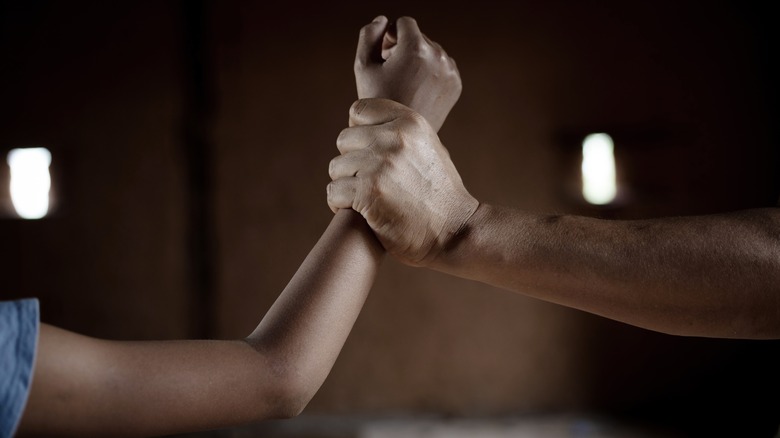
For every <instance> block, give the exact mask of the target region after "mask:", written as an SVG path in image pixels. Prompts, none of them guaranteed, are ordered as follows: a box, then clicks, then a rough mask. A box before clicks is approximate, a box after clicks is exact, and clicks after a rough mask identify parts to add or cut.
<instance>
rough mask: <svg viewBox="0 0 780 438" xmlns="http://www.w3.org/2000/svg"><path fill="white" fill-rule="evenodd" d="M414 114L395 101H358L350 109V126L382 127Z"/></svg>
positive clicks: (370, 99) (377, 99)
mask: <svg viewBox="0 0 780 438" xmlns="http://www.w3.org/2000/svg"><path fill="white" fill-rule="evenodd" d="M410 112H413V111H412V109H411V108H409V107H408V106H406V105H403V104H400V103H398V102H396V101H394V100H390V99H382V98H365V99H358V100H356V101H355V103H353V104H352V106H351V107H350V108H349V126H356V125H381V124H384V123H388V122H392V121H393V120H395V119H397V118H399V117H402V116H404V115H406V114H409V113H410Z"/></svg>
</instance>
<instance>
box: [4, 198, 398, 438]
mask: <svg viewBox="0 0 780 438" xmlns="http://www.w3.org/2000/svg"><path fill="white" fill-rule="evenodd" d="M383 254H384V251H383V250H382V248H381V246H380V245H379V243H378V242H377V241H376V239H375V238H374V237H373V234H372V233H371V232H370V230H369V229H368V227H367V225H366V224H365V221H364V220H363V219H362V218H361V217H360V216H359V215H357V214H355V213H354V212H351V211H344V212H339V213H338V214H336V215H335V216H334V218H333V220H332V222H331V224H330V225H329V227H328V228H327V230H326V231H325V233H324V234H323V236H322V237H321V238H320V240H319V241H318V242H317V244H316V245H315V246H314V248H313V249H312V250H311V252H310V253H309V255H308V256H307V257H306V259H305V260H304V262H303V264H302V265H301V267H300V268H299V269H298V271H297V272H296V274H295V275H294V276H293V278H292V280H291V281H290V282H289V284H288V285H287V287H286V288H285V289H284V291H283V292H282V294H281V295H280V296H279V298H278V299H277V300H276V302H275V303H274V304H273V306H272V307H271V309H270V310H269V311H268V313H267V314H266V315H265V317H264V318H263V319H262V321H261V322H260V325H259V326H258V327H257V329H256V330H255V331H254V332H253V333H252V334H251V335H249V336H248V337H247V338H246V339H243V340H234V341H230V340H192V341H190V340H188V341H138V342H134V341H109V340H101V339H95V338H90V337H86V336H82V335H79V334H75V333H72V332H69V331H66V330H62V329H59V328H56V327H53V326H50V325H46V324H43V325H42V327H41V333H40V338H39V346H38V357H37V359H36V366H35V374H34V378H33V385H32V388H31V393H30V398H29V400H28V403H27V407H26V410H25V414H24V416H23V418H22V423H21V425H20V430H19V435H20V436H24V435H41V436H51V435H71V436H152V435H164V434H172V433H183V432H189V431H195V430H206V429H213V428H219V427H225V426H232V425H238V424H244V423H248V422H252V421H257V420H262V419H270V418H287V417H291V416H294V415H297V414H298V413H299V412H300V411H301V410H302V409H303V408H304V407H305V406H306V404H307V403H308V401H309V400H310V399H311V398H312V397H313V395H314V394H315V393H316V391H317V390H318V389H319V387H320V386H321V384H322V383H323V381H324V380H325V378H326V377H327V375H328V373H329V372H330V370H331V367H332V366H333V363H334V362H335V360H336V358H337V356H338V354H339V352H340V351H341V348H342V346H343V344H344V342H345V340H346V338H347V336H348V334H349V332H350V329H351V328H352V325H353V323H354V321H355V320H356V318H357V316H358V314H359V312H360V309H361V308H362V306H363V303H364V300H365V299H366V296H367V295H368V292H369V290H370V288H371V286H372V284H373V280H374V277H375V275H376V271H377V268H378V266H379V263H380V261H381V258H382V257H383Z"/></svg>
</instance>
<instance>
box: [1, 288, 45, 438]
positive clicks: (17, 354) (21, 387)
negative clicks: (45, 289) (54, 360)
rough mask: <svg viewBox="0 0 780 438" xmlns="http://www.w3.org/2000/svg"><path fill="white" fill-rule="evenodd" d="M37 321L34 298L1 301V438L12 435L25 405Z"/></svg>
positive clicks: (35, 345) (33, 355) (30, 378)
mask: <svg viewBox="0 0 780 438" xmlns="http://www.w3.org/2000/svg"><path fill="white" fill-rule="evenodd" d="M39 319H40V316H39V309H38V300H37V299H36V298H28V299H22V300H15V301H0V438H7V437H11V436H13V435H14V433H15V432H16V428H17V427H18V425H19V420H20V419H21V417H22V412H23V411H24V405H25V403H26V402H27V395H28V393H29V391H30V384H31V383H32V375H33V366H34V363H35V352H36V347H37V344H38V327H39Z"/></svg>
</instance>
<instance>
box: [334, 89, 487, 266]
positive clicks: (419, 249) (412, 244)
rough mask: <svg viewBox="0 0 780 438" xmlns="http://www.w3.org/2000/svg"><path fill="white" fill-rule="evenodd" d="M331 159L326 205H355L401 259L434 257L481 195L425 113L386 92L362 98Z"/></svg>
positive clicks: (420, 262) (422, 261)
mask: <svg viewBox="0 0 780 438" xmlns="http://www.w3.org/2000/svg"><path fill="white" fill-rule="evenodd" d="M349 122H350V127H349V128H346V129H344V130H343V131H341V133H340V134H339V137H338V139H337V142H336V143H337V146H338V149H339V151H340V152H341V153H342V155H340V156H338V157H336V158H334V159H333V160H332V161H331V162H330V168H329V172H330V177H331V179H332V180H333V181H332V182H331V183H330V184H329V185H328V205H329V206H330V207H331V209H333V210H334V211H336V210H338V209H341V208H351V209H353V210H355V211H357V212H359V213H360V214H361V215H362V216H363V217H364V218H365V219H366V221H367V222H368V224H369V226H370V227H371V229H372V230H373V231H374V233H375V234H376V236H377V238H379V240H380V242H381V243H382V245H383V246H384V247H385V249H386V250H387V251H388V252H389V253H390V254H392V255H393V256H395V257H396V258H398V259H399V260H400V261H402V262H403V263H406V264H409V265H413V266H426V265H429V264H430V263H431V262H432V261H434V260H435V259H436V257H437V256H438V255H439V253H440V252H441V251H442V249H444V248H446V247H447V246H448V244H449V243H450V242H451V240H452V238H453V237H455V236H457V234H458V232H459V231H460V230H461V228H462V227H463V225H464V224H465V223H466V221H467V220H468V219H469V217H471V215H472V214H473V213H474V212H475V211H476V209H477V206H478V205H479V202H478V201H477V200H476V199H475V198H474V197H473V196H471V194H469V192H468V191H467V190H466V188H465V187H464V186H463V182H462V181H461V178H460V175H459V174H458V172H457V170H456V169H455V166H454V165H453V164H452V161H451V160H450V156H449V153H448V152H447V150H446V149H445V148H444V146H443V145H442V144H441V142H440V141H439V138H438V137H437V135H436V132H435V131H434V129H433V128H432V127H431V125H430V124H429V123H428V121H427V120H426V118H424V117H423V116H421V115H420V114H419V113H417V112H415V111H413V110H412V109H410V108H409V107H407V106H405V105H402V104H400V103H398V102H395V101H392V100H388V99H378V98H376V99H360V100H358V101H356V102H355V103H354V104H353V105H352V107H351V108H350V111H349Z"/></svg>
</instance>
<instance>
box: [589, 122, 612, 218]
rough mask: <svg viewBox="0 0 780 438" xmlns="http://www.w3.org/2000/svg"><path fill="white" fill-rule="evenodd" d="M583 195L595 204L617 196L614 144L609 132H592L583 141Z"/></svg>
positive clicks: (610, 200) (606, 202)
mask: <svg viewBox="0 0 780 438" xmlns="http://www.w3.org/2000/svg"><path fill="white" fill-rule="evenodd" d="M582 196H583V197H584V198H585V200H586V201H588V202H589V203H591V204H595V205H606V204H609V203H610V202H612V201H614V200H615V197H616V196H617V180H616V176H615V153H614V144H613V143H612V137H610V136H609V135H607V134H603V133H599V134H590V135H588V136H587V137H585V140H583V142H582Z"/></svg>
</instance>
